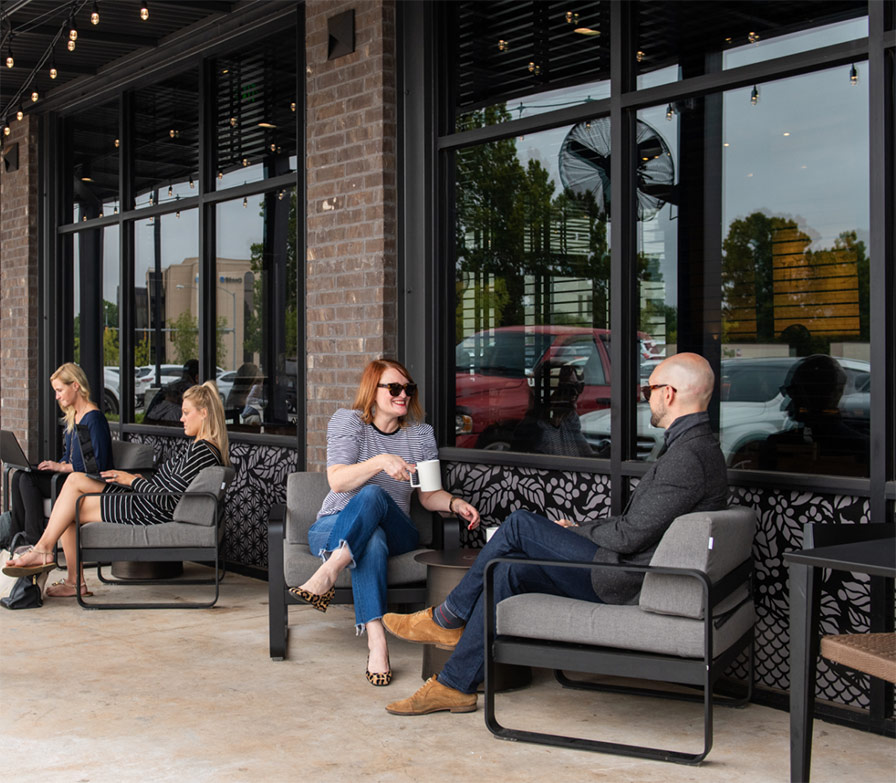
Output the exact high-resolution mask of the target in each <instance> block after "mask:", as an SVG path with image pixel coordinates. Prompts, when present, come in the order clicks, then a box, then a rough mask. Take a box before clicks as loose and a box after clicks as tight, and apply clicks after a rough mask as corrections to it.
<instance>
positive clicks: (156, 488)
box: [100, 440, 223, 525]
mask: <svg viewBox="0 0 896 783" xmlns="http://www.w3.org/2000/svg"><path fill="white" fill-rule="evenodd" d="M222 464H223V460H222V459H221V452H220V451H218V448H217V447H216V446H215V445H214V444H213V443H210V442H209V441H207V440H194V441H193V442H192V443H191V444H190V447H189V448H188V449H187V451H186V452H185V453H184V454H183V455H182V456H180V457H175V458H174V459H170V460H168V461H167V462H165V463H164V464H163V465H162V467H161V468H160V469H159V472H158V473H156V475H155V476H153V477H152V478H149V479H145V478H137V479H134V483H133V484H132V485H131V486H130V487H124V486H119V485H118V484H109V485H108V486H107V487H106V488H105V489H103V494H102V495H101V496H100V515H101V518H102V520H103V522H113V523H115V524H119V525H158V524H160V523H162V522H170V521H171V515H172V514H173V513H174V508H175V506H177V503H178V501H179V500H180V497H178V496H171V495H165V496H163V497H156V498H151V497H145V496H140V495H135V494H134V492H176V493H177V494H178V495H182V494H183V493H184V492H185V491H186V489H187V487H188V486H189V485H190V482H191V481H192V480H193V479H194V478H195V477H196V474H197V473H199V471H200V470H202V469H203V468H211V467H214V466H216V465H222Z"/></svg>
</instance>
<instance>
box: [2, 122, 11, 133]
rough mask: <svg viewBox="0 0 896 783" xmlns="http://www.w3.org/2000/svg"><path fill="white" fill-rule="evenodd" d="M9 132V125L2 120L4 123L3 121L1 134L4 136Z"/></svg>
mask: <svg viewBox="0 0 896 783" xmlns="http://www.w3.org/2000/svg"><path fill="white" fill-rule="evenodd" d="M9 133H10V129H9V125H7V124H6V123H5V122H4V123H3V135H4V136H9Z"/></svg>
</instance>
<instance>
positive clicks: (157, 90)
mask: <svg viewBox="0 0 896 783" xmlns="http://www.w3.org/2000/svg"><path fill="white" fill-rule="evenodd" d="M198 88H199V82H198V76H197V71H196V70H195V69H193V70H191V71H188V72H186V73H181V74H178V75H177V76H172V77H170V78H168V79H164V80H163V81H160V82H158V83H156V84H152V85H150V86H148V87H144V88H142V89H140V90H137V91H136V92H135V93H134V100H133V105H134V117H133V123H134V126H133V127H134V145H135V149H134V200H135V204H134V206H135V207H137V208H140V207H146V206H151V205H153V204H159V203H165V202H171V201H178V200H180V199H181V198H185V197H188V196H194V195H196V193H197V190H196V177H197V176H198V174H199V171H198V168H199V101H198Z"/></svg>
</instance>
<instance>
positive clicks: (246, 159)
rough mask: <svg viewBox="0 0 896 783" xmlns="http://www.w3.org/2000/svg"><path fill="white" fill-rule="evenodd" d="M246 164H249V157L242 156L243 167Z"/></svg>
mask: <svg viewBox="0 0 896 783" xmlns="http://www.w3.org/2000/svg"><path fill="white" fill-rule="evenodd" d="M248 165H249V159H248V158H243V167H245V166H248Z"/></svg>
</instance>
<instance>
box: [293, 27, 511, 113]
mask: <svg viewBox="0 0 896 783" xmlns="http://www.w3.org/2000/svg"><path fill="white" fill-rule="evenodd" d="M498 51H499V52H507V51H510V41H505V40H504V39H503V38H502V39H501V40H499V41H498ZM293 111H295V109H293Z"/></svg>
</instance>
